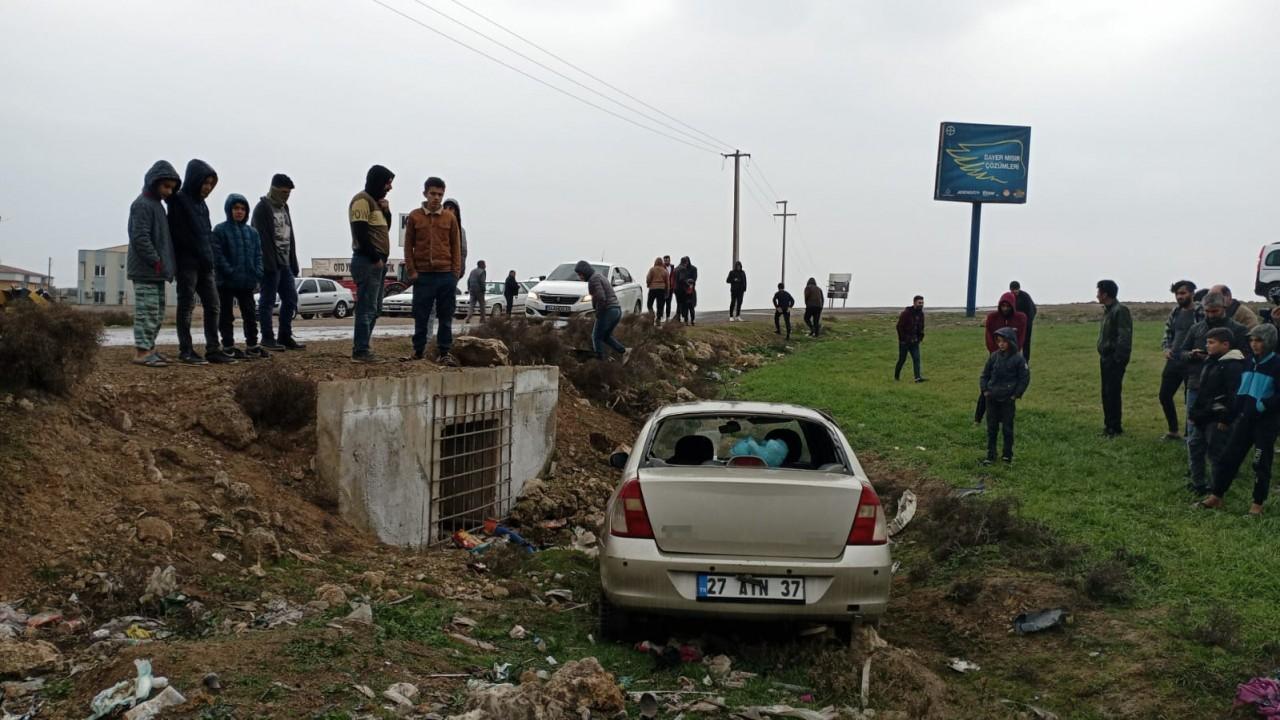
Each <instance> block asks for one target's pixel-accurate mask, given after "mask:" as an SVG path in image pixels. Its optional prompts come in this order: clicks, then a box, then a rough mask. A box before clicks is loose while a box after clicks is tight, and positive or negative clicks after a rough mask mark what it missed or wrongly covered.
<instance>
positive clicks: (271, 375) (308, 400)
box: [235, 365, 316, 430]
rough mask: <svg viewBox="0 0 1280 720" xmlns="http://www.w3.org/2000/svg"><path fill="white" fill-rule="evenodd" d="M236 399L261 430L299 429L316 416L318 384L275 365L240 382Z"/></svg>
mask: <svg viewBox="0 0 1280 720" xmlns="http://www.w3.org/2000/svg"><path fill="white" fill-rule="evenodd" d="M235 400H236V402H237V403H238V404H239V405H240V408H241V409H242V410H244V413H245V415H248V416H249V419H251V420H253V424H254V426H256V427H258V428H260V429H271V430H297V429H298V428H301V427H305V426H306V425H307V424H308V423H310V422H311V421H313V420H315V417H316V383H315V381H314V380H311V379H309V378H305V377H302V376H301V375H294V374H293V373H290V372H288V371H287V370H285V369H284V368H281V367H278V366H275V365H266V366H260V367H259V368H258V369H256V370H254V371H253V372H251V373H249V374H247V375H245V376H244V377H243V378H241V379H240V381H239V382H237V383H236V387H235Z"/></svg>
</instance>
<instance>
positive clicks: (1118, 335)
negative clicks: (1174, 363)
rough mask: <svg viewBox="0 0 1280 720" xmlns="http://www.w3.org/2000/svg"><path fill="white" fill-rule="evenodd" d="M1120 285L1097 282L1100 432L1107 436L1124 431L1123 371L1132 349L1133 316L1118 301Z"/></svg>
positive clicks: (1127, 364) (1107, 281) (1111, 282)
mask: <svg viewBox="0 0 1280 720" xmlns="http://www.w3.org/2000/svg"><path fill="white" fill-rule="evenodd" d="M1119 292H1120V288H1119V286H1118V285H1116V283H1115V281H1114V280H1099V281H1098V295H1097V297H1098V302H1099V303H1101V304H1102V306H1103V308H1105V310H1104V311H1103V314H1102V323H1101V325H1100V327H1099V328H1098V361H1099V366H1100V369H1101V374H1102V416H1103V426H1104V429H1103V433H1102V434H1103V435H1104V436H1106V437H1108V438H1114V437H1118V436H1120V435H1123V434H1124V426H1123V424H1122V423H1121V416H1122V414H1123V402H1124V401H1123V390H1124V372H1125V369H1126V368H1128V367H1129V355H1130V354H1131V353H1132V352H1133V317H1132V316H1130V314H1129V308H1127V307H1125V306H1124V305H1121V304H1120V301H1119V300H1117V299H1116V295H1117V294H1118V293H1119Z"/></svg>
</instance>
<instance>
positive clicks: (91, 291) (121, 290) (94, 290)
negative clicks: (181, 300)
mask: <svg viewBox="0 0 1280 720" xmlns="http://www.w3.org/2000/svg"><path fill="white" fill-rule="evenodd" d="M128 258H129V246H128V245H115V246H113V247H109V248H102V249H101V250H81V251H80V267H79V270H78V271H77V273H76V290H77V291H76V302H78V303H79V304H81V305H119V306H128V307H132V306H133V283H132V282H130V281H129V274H128V269H127V267H126V265H127V263H128ZM177 303H178V291H177V288H176V286H175V285H174V283H167V284H166V285H165V304H166V305H168V306H170V307H174V306H176V305H177Z"/></svg>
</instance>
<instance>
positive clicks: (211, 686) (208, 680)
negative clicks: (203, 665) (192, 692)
mask: <svg viewBox="0 0 1280 720" xmlns="http://www.w3.org/2000/svg"><path fill="white" fill-rule="evenodd" d="M200 684H201V685H204V689H205V690H208V691H209V692H211V693H213V694H214V695H217V694H218V693H220V692H222V681H221V680H219V679H218V673H205V676H204V677H203V678H201V680H200Z"/></svg>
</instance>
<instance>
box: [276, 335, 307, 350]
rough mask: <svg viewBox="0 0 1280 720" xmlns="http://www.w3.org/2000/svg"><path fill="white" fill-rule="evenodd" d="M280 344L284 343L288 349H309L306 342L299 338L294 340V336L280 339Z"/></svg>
mask: <svg viewBox="0 0 1280 720" xmlns="http://www.w3.org/2000/svg"><path fill="white" fill-rule="evenodd" d="M280 344H281V345H283V346H284V348H285V349H286V350H306V349H307V346H306V344H305V343H300V342H298V341H297V340H294V339H293V338H285V339H284V340H281V341H280Z"/></svg>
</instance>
